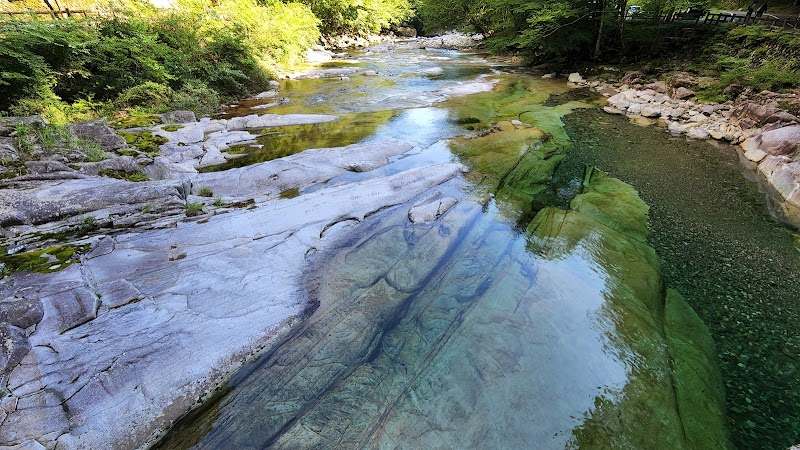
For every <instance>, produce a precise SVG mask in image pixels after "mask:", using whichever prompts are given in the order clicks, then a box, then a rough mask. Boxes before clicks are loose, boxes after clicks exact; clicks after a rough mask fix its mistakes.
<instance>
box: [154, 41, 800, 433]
mask: <svg viewBox="0 0 800 450" xmlns="http://www.w3.org/2000/svg"><path fill="white" fill-rule="evenodd" d="M354 58H355V61H350V62H346V63H341V62H340V63H331V64H329V66H330V67H337V68H339V67H343V66H344V67H355V68H359V69H364V70H374V71H377V72H378V74H379V75H378V76H363V75H357V74H353V75H352V76H346V77H343V78H342V79H340V78H330V79H305V80H286V81H284V82H283V86H282V88H281V96H285V97H287V98H289V99H290V100H291V103H288V104H281V105H277V106H274V107H271V108H269V109H267V110H258V109H252V108H253V107H257V106H258V104H259V102H243V103H242V104H241V105H239V106H238V107H237V108H234V109H232V110H230V111H229V114H230V115H245V114H252V113H262V112H265V111H266V112H270V113H295V112H303V113H322V114H337V115H339V116H340V120H339V121H338V122H333V123H328V124H320V125H303V126H298V127H284V128H278V129H266V130H263V132H262V135H261V137H259V139H258V142H257V143H256V144H252V145H248V146H245V147H242V148H240V149H238V151H239V152H241V153H243V154H244V155H245V156H243V157H242V158H239V159H236V160H232V161H231V162H230V163H229V165H227V166H225V167H220V168H217V169H225V168H230V167H233V166H241V165H247V164H253V163H257V162H261V161H267V160H271V159H275V158H279V157H282V156H286V155H289V154H292V153H296V152H300V151H302V150H305V149H309V148H319V147H334V146H342V145H349V144H353V143H357V142H368V141H380V140H386V139H396V140H403V141H406V142H409V143H411V144H412V145H414V146H415V148H414V150H412V151H411V152H410V153H408V154H407V155H403V156H402V157H400V158H396V159H394V160H393V161H391V163H390V164H388V165H386V166H384V167H381V168H379V169H377V170H374V171H370V172H363V173H347V174H346V175H343V176H340V177H337V178H334V179H332V180H329V181H327V182H326V183H324V184H323V185H319V186H316V187H312V188H311V189H309V190H307V191H306V192H308V191H311V190H316V189H321V188H324V187H326V186H332V185H336V184H341V183H351V182H354V181H359V180H362V179H364V178H368V177H376V176H385V175H390V174H393V173H397V172H400V171H403V170H408V169H409V168H414V167H422V166H429V165H431V164H435V163H437V162H444V161H451V160H452V161H461V162H463V163H464V164H466V165H467V166H468V167H469V168H470V169H471V172H470V173H469V174H467V175H465V177H463V178H461V179H453V180H451V181H449V182H447V183H446V184H445V185H442V186H440V187H439V189H437V190H436V191H435V192H429V193H427V194H425V195H424V196H423V197H422V198H419V199H417V200H416V202H417V203H425V202H430V201H437V200H438V201H443V200H444V199H455V200H457V201H458V203H456V205H455V206H453V207H452V208H451V209H450V210H449V211H448V212H447V213H446V214H443V215H442V217H441V218H440V219H438V220H436V221H434V222H431V223H413V222H412V221H410V220H409V213H408V209H407V208H391V209H388V210H386V211H382V212H379V213H376V214H374V215H372V216H370V217H369V218H368V219H366V220H364V221H363V222H362V223H358V224H349V225H348V224H345V225H343V226H344V227H348V228H347V232H346V233H339V234H338V235H337V236H340V237H339V238H337V241H336V244H335V245H333V246H331V247H330V248H328V249H326V250H325V251H323V252H320V253H318V254H316V255H314V256H313V257H312V258H310V259H309V265H308V267H307V269H306V285H307V289H308V292H309V297H310V299H311V300H312V301H313V302H315V303H317V304H318V307H317V309H316V311H315V312H314V313H313V314H312V315H311V316H310V317H309V318H308V320H307V321H306V322H305V323H304V324H303V325H302V326H300V327H298V328H297V329H295V330H294V331H293V332H292V333H291V334H290V335H289V336H288V337H287V338H286V339H285V340H284V341H283V342H282V344H281V345H278V346H276V347H275V348H273V349H271V350H270V351H268V352H267V353H266V354H264V355H261V356H260V357H259V358H258V359H257V360H255V361H253V362H252V363H251V364H249V365H248V366H246V367H245V368H244V369H242V370H241V371H240V372H239V373H238V374H237V375H235V376H234V377H233V379H232V380H231V381H230V382H229V383H228V384H227V386H226V387H225V389H223V390H222V391H221V392H220V393H219V394H218V395H217V396H216V397H214V399H213V400H211V401H209V402H207V403H206V405H204V406H203V407H202V408H201V409H199V410H198V411H196V412H194V413H192V414H191V415H190V416H188V417H187V418H186V419H184V420H183V421H181V422H180V423H179V424H178V425H177V426H176V427H175V428H174V429H173V430H172V431H171V432H170V434H169V435H168V436H167V437H166V438H165V439H164V440H163V441H162V442H161V443H160V444H159V446H158V447H157V448H162V449H186V448H203V449H227V448H236V449H251V448H252V449H261V448H267V447H269V448H286V449H295V448H347V449H351V448H553V449H561V448H711V447H703V445H722V444H720V442H723V441H724V430H723V431H719V432H717V431H712V429H713V428H714V426H715V425H716V422H715V420H717V419H719V420H718V422H719V423H727V425H729V426H730V429H731V431H732V440H733V443H734V444H735V445H736V446H737V447H738V448H742V449H745V448H746V449H759V448H764V449H774V448H784V447H787V446H789V445H791V444H794V443H797V442H793V441H797V440H798V438H800V412H798V408H797V405H799V404H800V398H799V396H800V367H798V365H800V360H798V355H799V354H800V329H798V328H797V327H796V326H795V327H794V329H793V328H792V324H796V323H798V318H799V317H798V316H800V314H798V312H799V311H800V285H798V283H797V282H796V280H795V279H794V278H793V277H794V275H793V274H796V273H798V272H800V270H799V269H800V253H798V252H797V251H796V249H795V248H794V247H793V244H792V241H791V237H790V234H789V233H788V232H787V231H786V230H785V229H784V228H782V227H781V226H780V225H778V224H777V223H775V222H774V221H772V219H771V218H770V216H769V214H768V212H767V210H766V207H765V202H764V201H763V199H762V196H761V194H760V193H758V191H757V188H756V186H755V184H753V183H751V182H749V181H747V180H746V179H745V177H744V176H743V174H742V173H741V171H740V166H739V165H738V160H737V156H736V153H735V151H734V149H732V148H730V147H714V146H711V145H710V144H707V143H702V142H688V141H686V140H685V139H684V138H671V137H670V136H669V135H668V134H666V133H665V132H664V131H663V130H661V129H657V128H641V127H639V126H637V125H633V124H629V123H627V121H626V120H624V119H621V118H618V117H609V116H606V115H603V114H602V113H601V112H598V110H597V109H596V103H595V102H594V100H593V99H592V98H590V97H583V96H577V97H578V98H579V99H580V98H583V100H577V101H576V100H574V99H565V100H564V101H563V102H561V101H554V100H551V101H550V102H547V100H548V99H549V98H551V96H556V97H553V99H557V98H561V97H557V96H558V95H559V94H564V93H567V92H569V91H570V88H568V87H567V85H566V81H565V80H563V79H562V80H543V79H541V77H540V76H538V75H530V74H525V73H522V71H521V70H518V69H515V68H513V67H503V66H501V65H498V64H491V63H489V62H487V61H486V60H485V59H483V58H482V57H480V56H478V55H469V54H462V53H457V52H450V51H429V50H396V51H388V52H380V53H371V52H364V53H361V54H356V55H354ZM476 81H477V82H483V83H484V84H485V82H487V81H491V82H492V83H494V90H493V91H488V92H478V93H474V94H472V95H466V96H462V95H455V93H459V92H461V91H462V89H463V90H464V92H466V91H469V89H467V88H466V87H465V86H469V85H470V83H474V82H476ZM570 97H573V96H570ZM567 100H570V101H567ZM260 103H267V101H263V102H260ZM565 122H566V125H565ZM568 149H569V150H568ZM587 164H588V165H592V166H596V167H598V168H599V169H601V170H603V171H605V172H608V173H609V174H610V175H611V176H614V177H617V178H620V179H622V180H623V181H625V182H627V183H630V184H631V185H632V186H633V187H634V188H635V189H637V190H638V191H639V192H640V194H641V197H642V199H643V200H644V201H645V202H646V203H647V204H648V205H649V206H650V214H649V223H650V228H651V233H650V234H649V236H648V233H647V224H646V222H645V220H646V217H647V216H646V214H647V207H646V206H645V205H644V203H641V201H639V200H638V198H637V197H636V195H635V192H633V191H632V190H630V188H629V187H627V186H625V185H623V184H622V183H619V182H617V181H616V180H613V179H610V178H607V177H605V176H604V175H602V174H596V173H595V174H592V172H585V171H584V167H585V165H587ZM551 177H553V179H552V181H551ZM299 194H300V195H302V194H303V192H300V193H299ZM576 196H578V198H576ZM537 213H538V214H537ZM559 220H561V222H559ZM650 246H652V247H654V248H655V253H654V252H653V249H652V248H651V247H650ZM656 255H658V256H656ZM659 259H660V262H659ZM662 271H663V278H662ZM666 288H673V289H677V291H678V292H680V294H683V296H684V297H685V298H686V301H687V302H688V303H689V304H690V305H691V306H692V307H693V308H694V309H695V310H696V311H697V313H698V314H699V315H700V317H701V318H702V319H703V320H704V321H705V322H706V324H707V325H708V328H709V329H710V331H711V335H712V336H713V338H714V340H715V341H716V347H717V350H718V351H719V354H720V360H721V369H722V380H721V381H720V382H719V383H716V384H715V382H716V381H717V380H716V379H715V378H714V377H715V375H714V374H715V373H717V372H716V371H715V370H714V369H713V365H714V364H713V362H712V363H706V362H700V363H698V364H697V365H695V366H691V370H688V372H693V373H704V374H706V375H707V376H699V377H696V378H695V380H696V379H700V380H701V381H702V383H705V384H702V383H701V384H702V386H703V387H702V389H698V390H697V391H696V392H693V391H692V390H691V389H688V390H687V388H686V386H694V385H691V383H687V382H685V381H680V380H678V378H679V377H680V376H681V374H682V373H684V372H687V370H686V367H688V366H687V364H689V365H691V364H693V363H691V362H690V363H687V362H686V361H690V360H691V359H692V358H697V359H698V360H699V359H702V358H699V357H697V355H698V354H699V353H692V352H693V351H699V352H700V353H702V351H700V350H697V349H703V348H707V346H706V347H703V343H702V341H703V338H702V334H703V331H702V324H700V325H698V324H697V322H693V321H692V320H693V319H692V318H691V316H692V314H689V313H686V312H685V311H684V309H682V307H681V306H680V305H683V300H675V299H676V298H679V296H677V297H676V295H677V294H674V293H673V292H672V291H667V290H666ZM665 305H666V306H665ZM674 305H677V306H674ZM676 317H680V318H681V320H677V319H676ZM686 317H688V318H686ZM684 318H686V319H685V320H684ZM675 323H680V324H681V325H680V326H676V325H675ZM686 324H691V326H689V325H686ZM681 327H685V328H686V329H685V330H681V329H680V328H681ZM686 330H690V331H688V332H687V331H686ZM698 330H699V331H698ZM684 332H685V333H684ZM681 333H683V334H681ZM687 336H688V337H687ZM686 342H691V344H686ZM684 345H685V347H692V350H691V351H686V352H684V351H683V349H684V348H685V347H682V346H684ZM706 353H707V352H706ZM712 356H713V355H712ZM712 360H713V358H712ZM693 376H694V375H693ZM717 384H719V385H720V388H721V385H723V384H724V386H725V389H726V391H727V410H728V411H727V417H723V414H722V413H721V412H719V411H716V410H714V409H713V407H711V406H708V405H705V404H703V405H700V406H698V405H696V404H693V403H692V402H693V401H692V399H691V398H690V397H695V396H696V397H698V398H701V397H702V398H709V399H714V398H717V397H716V396H717ZM700 390H702V391H703V392H700ZM695 394H696V395H695ZM719 395H720V396H721V389H719ZM703 396H707V397H703ZM719 398H720V400H721V397H719ZM708 403H709V404H710V403H713V402H712V401H709V402H708ZM703 408H710V409H703ZM715 415H716V416H719V417H715ZM693 418H696V419H697V420H695V422H696V423H689V422H691V421H692V419H693ZM704 420H707V421H708V422H703V421H704ZM709 424H710V425H709ZM698 429H699V430H698ZM720 430H722V428H720ZM698 431H699V433H698ZM702 433H705V434H706V435H707V436H706V437H703V438H695V437H692V436H693V435H698V434H702ZM695 439H700V440H699V441H698V440H695ZM702 439H706V440H702ZM716 439H719V440H716ZM714 448H724V446H722V447H714Z"/></svg>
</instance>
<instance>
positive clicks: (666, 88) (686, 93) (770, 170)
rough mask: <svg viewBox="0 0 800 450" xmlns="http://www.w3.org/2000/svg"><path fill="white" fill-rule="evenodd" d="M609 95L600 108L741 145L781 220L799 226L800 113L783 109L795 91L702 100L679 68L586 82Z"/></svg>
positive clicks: (794, 99) (792, 100) (579, 79)
mask: <svg viewBox="0 0 800 450" xmlns="http://www.w3.org/2000/svg"><path fill="white" fill-rule="evenodd" d="M570 81H571V82H574V84H575V85H579V86H591V87H592V88H593V89H595V90H596V91H598V92H600V93H602V94H603V95H605V96H607V97H608V100H607V102H608V106H605V107H604V110H605V111H606V112H608V113H610V114H624V115H626V116H628V117H630V118H631V120H634V121H636V122H637V123H639V124H643V125H657V126H660V127H663V128H665V129H666V130H667V131H669V132H670V133H672V134H675V135H686V136H687V137H689V138H691V139H700V140H704V139H714V140H718V141H722V142H727V143H731V144H738V145H740V146H741V149H742V151H741V159H742V162H743V164H745V166H747V167H749V168H751V169H753V170H754V172H755V173H756V174H757V178H758V181H759V184H760V185H761V187H762V190H764V191H765V193H766V194H767V196H768V199H769V200H770V203H771V204H772V206H773V208H772V209H773V211H774V212H775V214H776V215H777V216H778V218H779V219H781V220H783V221H784V222H786V223H788V224H790V225H792V226H793V227H795V228H800V118H798V117H797V116H795V115H793V114H791V113H789V112H788V111H787V110H786V109H784V108H782V105H785V104H797V103H800V98H798V96H797V94H784V95H781V94H775V93H770V92H762V93H758V94H750V95H742V96H740V98H741V100H739V101H737V102H726V103H723V104H713V103H703V102H701V101H699V100H698V99H697V96H696V93H695V92H694V91H693V90H692V88H693V87H695V86H696V85H697V84H698V80H697V79H696V78H695V77H693V76H692V75H690V74H686V73H678V74H676V75H673V76H672V77H671V78H670V79H669V80H668V81H667V82H664V81H658V80H655V79H649V78H647V77H646V76H644V75H643V74H642V73H641V72H629V73H627V74H626V75H625V76H624V77H623V78H622V79H621V80H620V81H618V82H614V83H609V82H602V81H597V80H595V81H591V82H589V81H586V80H584V79H583V78H582V77H580V76H578V77H576V78H574V79H571V80H570Z"/></svg>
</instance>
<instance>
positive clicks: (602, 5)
mask: <svg viewBox="0 0 800 450" xmlns="http://www.w3.org/2000/svg"><path fill="white" fill-rule="evenodd" d="M597 9H598V11H597V14H599V15H600V24H598V25H597V40H596V41H595V43H594V52H593V53H592V60H594V61H597V58H598V57H600V47H601V45H602V40H603V25H604V24H605V20H606V15H605V2H603V0H598V2H597Z"/></svg>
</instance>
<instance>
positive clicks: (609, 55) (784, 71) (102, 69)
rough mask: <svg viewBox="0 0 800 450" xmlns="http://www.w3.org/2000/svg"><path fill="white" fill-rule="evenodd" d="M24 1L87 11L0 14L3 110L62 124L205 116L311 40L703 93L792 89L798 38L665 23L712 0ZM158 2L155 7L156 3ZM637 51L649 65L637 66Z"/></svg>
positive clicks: (294, 57) (299, 54)
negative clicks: (614, 76) (431, 45)
mask: <svg viewBox="0 0 800 450" xmlns="http://www.w3.org/2000/svg"><path fill="white" fill-rule="evenodd" d="M65 1H66V0H61V3H59V2H58V0H43V2H44V3H41V2H40V0H22V1H14V2H7V1H6V0H4V2H3V5H2V10H0V11H9V10H24V9H26V8H28V9H32V10H37V9H38V10H42V9H45V7H46V8H50V9H61V8H72V9H73V10H81V9H82V10H89V11H92V13H91V14H88V15H87V16H85V17H82V16H76V18H64V19H61V20H41V19H35V18H33V17H26V16H23V15H15V16H11V19H10V20H9V19H3V20H2V22H0V88H1V89H2V90H3V91H4V94H5V95H3V96H2V97H0V112H2V113H3V114H10V115H30V114H42V115H43V116H44V117H45V118H47V119H48V120H49V121H51V122H53V123H69V122H75V121H79V120H86V119H90V118H93V117H99V116H110V115H112V114H114V113H116V112H118V111H126V112H127V113H129V114H134V115H135V114H137V113H141V112H144V113H148V112H154V111H155V112H158V111H162V110H167V109H191V110H194V111H196V112H198V113H201V114H202V113H205V114H208V113H211V112H213V111H214V110H216V109H217V108H218V106H219V105H220V104H221V103H222V102H224V101H225V100H230V99H235V98H238V97H241V96H244V95H247V94H249V93H254V92H259V91H261V90H263V89H264V88H265V86H266V85H267V82H268V81H269V80H270V79H274V78H275V77H276V76H277V74H278V73H279V72H280V71H282V70H284V69H286V68H288V67H291V66H293V65H295V64H297V63H299V62H301V61H302V59H303V56H304V52H305V50H306V49H309V48H311V47H312V46H314V45H316V44H317V43H318V42H319V40H320V37H321V36H323V35H325V36H336V35H358V36H368V35H374V34H378V33H382V32H383V33H386V32H391V31H392V30H394V29H396V28H397V27H399V26H413V27H415V28H417V30H418V32H419V33H424V34H435V33H438V32H442V31H446V30H462V31H467V32H475V33H481V34H483V35H485V36H486V38H487V39H486V47H487V50H490V51H492V52H496V53H502V54H515V55H519V56H520V57H522V58H525V60H526V61H528V62H529V63H530V64H543V63H544V64H548V65H556V67H564V68H568V69H569V68H579V67H582V66H588V65H590V64H602V63H614V64H628V65H632V64H644V65H645V66H648V67H649V66H658V67H661V68H666V70H689V71H693V72H696V73H698V74H700V75H707V76H712V77H716V79H717V81H715V82H714V83H711V84H709V85H708V86H706V88H705V90H704V92H702V93H701V95H702V96H703V98H705V99H708V100H714V101H723V100H725V99H726V98H730V97H732V96H735V95H736V94H737V93H738V92H740V91H741V90H743V89H746V88H752V89H754V90H763V89H770V90H781V89H790V88H794V87H797V86H798V85H800V60H798V58H797V57H796V55H797V54H800V36H798V34H796V33H783V32H775V31H771V30H769V29H765V28H763V27H760V26H749V27H738V26H735V24H730V25H731V26H717V27H693V28H692V27H690V28H688V29H687V27H686V26H685V24H675V23H661V22H660V21H659V19H658V17H659V16H661V15H663V14H666V13H667V12H670V11H675V10H680V9H681V8H687V7H689V6H691V7H692V8H694V9H696V8H700V7H702V8H734V9H735V8H737V7H738V8H742V7H744V6H743V5H737V4H716V3H712V2H710V1H705V2H687V1H676V0H647V1H645V2H639V3H640V5H639V6H641V8H642V11H643V12H645V13H650V14H651V15H652V16H653V17H654V18H655V19H654V20H652V21H650V20H648V21H630V20H629V19H630V16H629V15H628V16H626V13H625V11H628V10H629V9H628V8H629V6H630V5H631V4H633V3H634V2H628V1H626V0H618V1H609V0H592V1H577V2H574V1H566V0H555V1H543V0H480V1H472V0H445V1H432V0H304V1H302V2H284V1H280V0H222V1H215V2H209V1H207V0H205V1H201V0H177V1H176V2H175V3H173V4H171V7H167V8H164V7H156V6H154V5H153V4H151V3H147V2H141V1H131V0H128V1H115V2H102V3H101V2H98V1H97V0H74V2H73V3H69V4H67V3H65ZM162 6H163V5H162ZM643 61H646V62H651V63H652V64H646V63H643Z"/></svg>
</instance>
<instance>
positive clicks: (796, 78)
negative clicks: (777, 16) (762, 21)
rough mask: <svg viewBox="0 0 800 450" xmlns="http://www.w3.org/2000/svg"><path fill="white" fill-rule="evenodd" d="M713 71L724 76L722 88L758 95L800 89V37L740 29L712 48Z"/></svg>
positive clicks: (747, 28)
mask: <svg viewBox="0 0 800 450" xmlns="http://www.w3.org/2000/svg"><path fill="white" fill-rule="evenodd" d="M709 53H710V54H709V55H708V56H709V57H710V60H711V61H713V62H714V69H716V70H719V71H720V72H722V77H721V80H720V81H721V84H720V88H722V89H725V88H728V87H730V86H733V87H734V88H735V87H736V86H740V87H750V88H753V89H755V90H757V91H760V90H764V89H769V90H781V89H788V88H793V87H798V86H800V58H798V55H800V36H798V35H797V34H793V33H783V32H776V31H770V30H769V29H766V28H764V27H760V26H758V27H756V26H750V27H738V28H734V29H732V30H731V31H730V32H728V33H727V34H726V35H725V38H724V39H723V40H722V41H721V42H719V43H717V44H716V45H714V46H712V47H711V51H710V52H709Z"/></svg>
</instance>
